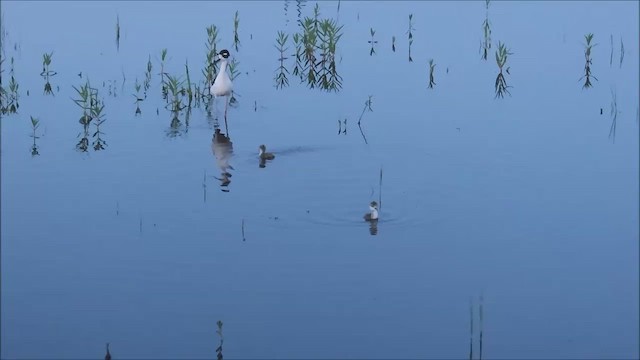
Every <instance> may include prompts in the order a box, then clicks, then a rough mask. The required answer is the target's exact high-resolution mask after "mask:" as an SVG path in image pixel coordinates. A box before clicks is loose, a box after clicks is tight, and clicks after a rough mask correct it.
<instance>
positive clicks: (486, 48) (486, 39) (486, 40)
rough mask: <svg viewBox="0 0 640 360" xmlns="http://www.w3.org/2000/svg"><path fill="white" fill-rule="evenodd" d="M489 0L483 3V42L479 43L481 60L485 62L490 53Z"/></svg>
mask: <svg viewBox="0 0 640 360" xmlns="http://www.w3.org/2000/svg"><path fill="white" fill-rule="evenodd" d="M490 2H491V1H490V0H486V2H485V9H486V10H485V17H484V21H483V22H482V32H483V40H482V42H481V43H480V51H481V53H482V60H487V58H488V56H489V52H490V51H491V22H490V21H489V3H490Z"/></svg>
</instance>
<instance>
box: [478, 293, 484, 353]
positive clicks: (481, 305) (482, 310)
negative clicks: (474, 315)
mask: <svg viewBox="0 0 640 360" xmlns="http://www.w3.org/2000/svg"><path fill="white" fill-rule="evenodd" d="M483 322H484V299H483V296H482V295H480V350H479V353H480V355H479V356H480V357H479V359H480V360H482V324H483Z"/></svg>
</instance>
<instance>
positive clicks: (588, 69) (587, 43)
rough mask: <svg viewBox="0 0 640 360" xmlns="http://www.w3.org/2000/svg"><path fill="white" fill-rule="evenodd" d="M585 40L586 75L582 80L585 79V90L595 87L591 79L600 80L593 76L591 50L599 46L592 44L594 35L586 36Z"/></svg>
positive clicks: (583, 86)
mask: <svg viewBox="0 0 640 360" xmlns="http://www.w3.org/2000/svg"><path fill="white" fill-rule="evenodd" d="M584 39H585V44H584V59H585V64H584V75H583V76H582V77H581V78H580V80H582V79H585V80H584V85H582V88H583V89H588V88H590V87H592V86H593V84H592V83H591V78H594V79H595V80H596V81H598V78H596V77H595V76H593V74H591V65H592V64H593V62H592V59H591V49H592V48H593V47H594V46H596V45H597V44H592V43H591V42H592V41H593V34H592V33H589V34H587V35H585V36H584Z"/></svg>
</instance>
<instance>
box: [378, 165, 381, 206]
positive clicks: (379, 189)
mask: <svg viewBox="0 0 640 360" xmlns="http://www.w3.org/2000/svg"><path fill="white" fill-rule="evenodd" d="M378 208H379V209H380V210H382V166H380V183H379V187H378Z"/></svg>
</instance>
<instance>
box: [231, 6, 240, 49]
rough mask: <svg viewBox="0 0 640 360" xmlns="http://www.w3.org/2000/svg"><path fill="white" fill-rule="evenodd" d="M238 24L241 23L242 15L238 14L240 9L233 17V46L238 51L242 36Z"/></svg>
mask: <svg viewBox="0 0 640 360" xmlns="http://www.w3.org/2000/svg"><path fill="white" fill-rule="evenodd" d="M238 25H240V17H239V16H238V11H236V14H235V16H234V18H233V47H234V48H235V49H236V52H237V51H238V46H239V45H240V37H239V36H238Z"/></svg>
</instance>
